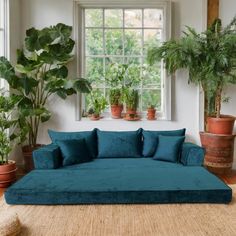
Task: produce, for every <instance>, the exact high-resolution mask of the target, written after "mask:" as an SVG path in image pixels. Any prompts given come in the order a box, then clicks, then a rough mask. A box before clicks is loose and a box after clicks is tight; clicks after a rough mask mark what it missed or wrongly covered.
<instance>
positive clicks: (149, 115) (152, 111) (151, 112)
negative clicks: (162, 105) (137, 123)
mask: <svg viewBox="0 0 236 236" xmlns="http://www.w3.org/2000/svg"><path fill="white" fill-rule="evenodd" d="M147 119H148V120H155V119H156V109H154V108H148V109H147Z"/></svg>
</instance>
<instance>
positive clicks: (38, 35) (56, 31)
mask: <svg viewBox="0 0 236 236" xmlns="http://www.w3.org/2000/svg"><path fill="white" fill-rule="evenodd" d="M71 33H72V27H70V26H67V25H64V24H61V23H59V24H57V25H56V26H51V27H47V28H43V29H42V30H38V29H35V28H31V29H28V30H27V31H26V38H25V41H24V48H23V49H21V50H18V51H17V65H16V66H13V65H11V63H10V62H9V61H8V60H7V59H6V58H4V57H1V58H0V77H1V78H4V79H5V80H6V81H7V82H8V83H9V86H10V89H11V90H12V93H13V94H17V95H18V96H19V99H20V102H19V103H18V113H19V116H18V126H19V129H20V131H21V132H20V138H21V143H22V144H25V145H24V146H23V148H22V150H23V153H24V154H25V155H24V157H25V164H26V166H25V167H26V169H27V171H29V170H30V169H32V168H33V167H32V151H33V150H34V149H35V148H37V147H38V146H39V144H38V143H37V138H38V131H39V125H40V124H41V123H42V122H46V121H48V120H49V119H50V117H51V113H50V111H49V110H48V108H47V105H46V104H47V101H48V99H49V98H50V97H51V96H52V95H54V94H56V95H58V96H59V97H61V98H62V99H66V97H67V96H69V95H72V94H75V93H77V92H85V93H87V92H90V89H91V87H90V84H89V83H88V82H87V81H86V80H84V79H82V78H73V79H68V69H67V64H68V63H69V62H70V61H71V60H72V59H73V55H72V51H73V48H74V44H75V42H74V40H72V39H71Z"/></svg>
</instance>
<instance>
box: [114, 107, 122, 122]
mask: <svg viewBox="0 0 236 236" xmlns="http://www.w3.org/2000/svg"><path fill="white" fill-rule="evenodd" d="M122 111H123V105H111V117H112V118H113V119H120V118H121V113H122Z"/></svg>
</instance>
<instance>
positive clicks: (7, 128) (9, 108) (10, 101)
mask: <svg viewBox="0 0 236 236" xmlns="http://www.w3.org/2000/svg"><path fill="white" fill-rule="evenodd" d="M18 102H19V98H18V97H17V96H7V95H6V92H4V91H3V90H1V91H0V165H3V164H7V163H8V156H9V154H10V152H11V150H12V143H11V140H13V139H15V138H16V137H17V135H16V134H15V133H14V131H15V127H16V124H17V120H15V119H13V116H14V114H13V113H14V111H15V109H16V105H17V103H18Z"/></svg>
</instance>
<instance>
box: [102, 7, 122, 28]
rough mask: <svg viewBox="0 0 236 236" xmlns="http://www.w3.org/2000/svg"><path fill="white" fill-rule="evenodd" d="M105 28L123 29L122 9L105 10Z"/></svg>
mask: <svg viewBox="0 0 236 236" xmlns="http://www.w3.org/2000/svg"><path fill="white" fill-rule="evenodd" d="M105 26H106V27H122V26H123V11H122V10H121V9H106V10H105Z"/></svg>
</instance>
